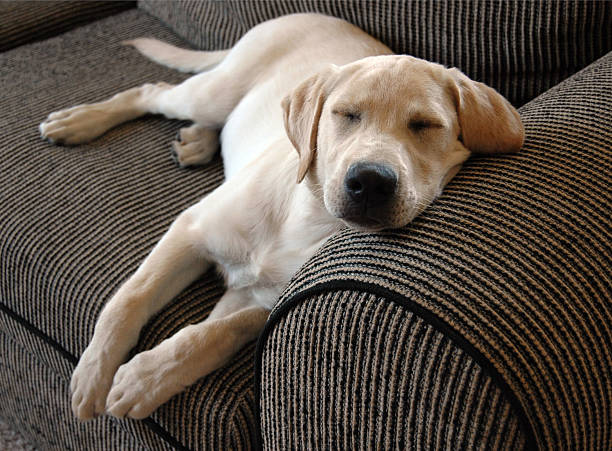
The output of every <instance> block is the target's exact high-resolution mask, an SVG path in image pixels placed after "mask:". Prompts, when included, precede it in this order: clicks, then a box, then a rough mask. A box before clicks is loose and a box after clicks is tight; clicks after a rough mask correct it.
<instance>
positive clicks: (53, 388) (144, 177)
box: [0, 9, 254, 450]
mask: <svg viewBox="0 0 612 451" xmlns="http://www.w3.org/2000/svg"><path fill="white" fill-rule="evenodd" d="M143 35H145V36H155V37H157V38H159V39H163V40H166V41H169V42H173V43H175V44H177V45H185V43H184V42H182V41H180V40H179V39H177V37H176V36H175V35H173V34H172V33H171V32H170V30H168V29H167V28H166V27H164V26H163V25H161V23H160V22H159V21H158V20H157V19H155V18H153V17H151V16H149V15H148V14H146V13H145V12H143V11H139V10H137V9H133V10H132V11H128V12H125V13H122V14H119V15H117V16H114V17H112V18H108V19H104V20H102V21H99V22H95V23H92V24H89V25H86V26H84V27H82V28H79V29H77V30H73V31H71V32H69V33H66V34H64V35H62V36H59V37H55V38H52V39H49V40H47V41H44V42H39V43H34V44H30V45H26V46H21V47H19V48H16V49H13V50H10V51H7V52H4V53H2V54H0V87H1V90H2V93H3V94H2V97H1V98H0V111H1V113H0V130H2V134H0V153H1V155H0V281H1V282H0V333H2V334H3V335H4V336H6V337H8V338H7V339H8V340H9V341H10V342H11V344H10V345H7V349H8V350H7V352H6V354H5V353H4V351H3V352H2V353H0V365H2V366H3V367H5V366H7V367H10V371H11V374H12V375H20V376H19V377H17V376H15V377H13V376H9V377H8V378H6V377H4V375H2V376H0V377H2V378H3V379H2V384H3V385H2V390H3V391H4V389H6V393H3V394H2V395H0V396H6V398H0V399H3V400H4V399H6V400H7V403H0V416H3V417H4V416H5V415H8V414H10V410H11V409H13V406H15V405H16V404H18V403H19V402H23V394H24V393H28V392H35V391H37V392H40V394H38V396H40V397H41V398H40V399H41V400H44V401H41V406H42V405H43V404H44V403H45V402H48V403H49V406H50V407H49V409H50V411H49V412H44V413H41V412H39V411H38V409H34V410H33V411H32V412H29V411H28V410H26V411H24V410H23V409H21V410H19V414H15V415H14V417H12V418H13V419H12V420H11V421H12V422H15V423H18V424H19V426H20V427H21V428H22V429H23V430H24V432H25V433H27V434H28V435H29V436H30V437H31V438H32V439H33V440H34V441H35V442H37V443H39V444H40V445H41V447H43V448H47V449H66V448H65V447H63V446H59V445H58V447H55V446H54V444H61V443H66V444H67V445H66V446H68V445H70V447H71V448H72V449H111V448H110V444H111V443H115V444H116V443H126V444H127V443H132V444H134V446H135V447H143V448H147V449H155V450H158V449H172V447H173V446H174V447H177V448H179V449H182V448H188V449H193V450H196V449H248V448H249V446H250V443H251V440H250V437H251V435H252V434H253V432H252V430H253V421H254V420H253V419H254V413H253V407H254V405H253V349H254V344H252V345H250V346H249V347H246V348H245V349H244V350H243V351H242V352H240V353H239V354H238V355H237V356H236V357H235V358H234V359H233V360H232V361H231V362H230V363H229V364H228V365H227V367H226V368H224V369H222V370H220V371H218V372H215V373H213V374H211V375H210V376H208V377H206V378H204V379H202V380H201V381H200V382H199V383H197V384H196V385H195V386H194V387H192V388H190V389H189V390H188V391H187V392H185V393H183V394H180V395H178V396H176V397H175V398H173V399H172V400H171V401H169V402H168V403H167V404H166V405H164V406H162V407H161V408H160V409H159V410H158V411H157V412H156V413H155V414H154V415H153V416H152V418H150V419H148V420H146V421H145V422H140V421H111V420H109V419H105V418H102V419H98V420H96V421H93V422H88V423H85V424H81V423H79V422H78V421H76V420H75V419H74V417H73V416H72V414H71V413H70V411H69V400H70V398H69V396H68V392H67V390H68V388H67V387H68V381H69V377H70V374H71V372H72V369H73V368H74V365H75V362H76V358H77V356H79V355H80V354H81V353H82V352H83V350H84V349H85V346H86V345H87V343H88V341H89V339H90V338H91V336H92V334H93V328H94V324H95V321H96V319H97V316H98V314H99V312H100V310H101V308H102V306H103V304H104V302H106V300H108V298H109V297H110V296H111V294H112V293H113V292H114V291H115V290H116V289H117V288H118V287H119V285H120V284H121V283H122V281H124V280H125V279H126V278H127V277H128V276H129V275H130V274H131V273H132V272H134V270H135V269H136V267H137V266H138V264H139V263H140V262H141V261H142V260H143V258H144V257H145V255H146V254H147V253H148V252H149V251H150V250H151V248H152V247H153V246H154V244H155V243H156V242H157V241H158V240H159V238H160V237H161V235H162V234H163V233H164V232H165V230H166V229H167V228H168V226H169V225H170V223H171V222H172V220H173V219H174V217H175V216H176V215H178V213H179V212H181V211H182V210H184V209H185V208H186V207H187V206H189V205H191V204H193V203H194V202H196V201H197V200H198V199H199V198H201V197H202V196H203V195H205V194H206V193H207V192H209V191H210V190H212V189H213V188H215V187H216V186H217V185H218V184H219V183H221V181H222V179H223V175H222V170H221V169H222V167H221V163H220V160H215V161H214V162H213V163H212V164H211V165H210V166H208V167H206V168H200V169H189V170H184V169H180V168H178V167H177V166H176V164H175V163H174V162H173V160H172V157H171V154H170V143H171V141H172V140H173V139H174V138H175V135H176V132H177V130H178V128H179V127H181V126H184V125H185V124H184V123H182V122H177V121H168V120H165V119H162V118H156V117H148V118H143V119H140V120H137V121H134V122H132V123H129V124H125V125H123V126H120V127H118V128H116V129H114V130H112V131H110V132H109V133H107V134H106V135H105V136H103V137H101V138H100V139H97V140H96V141H95V142H93V143H92V144H90V145H83V146H78V147H74V148H67V147H58V146H53V145H51V144H49V143H47V142H45V141H43V140H42V139H40V137H39V133H38V124H39V123H40V122H41V121H42V120H43V119H44V118H45V117H46V115H47V114H49V113H50V112H52V111H55V110H58V109H61V108H64V107H68V106H72V105H75V104H79V103H83V102H91V101H97V100H102V99H104V98H107V97H109V96H111V95H113V94H114V93H116V92H117V91H119V90H124V89H128V88H130V87H133V86H137V85H140V84H142V83H145V82H156V81H166V82H170V83H173V82H179V81H180V80H182V79H184V78H185V75H181V74H178V73H176V72H174V71H171V70H169V69H165V68H162V67H160V66H158V65H156V64H154V63H151V62H149V61H147V60H146V59H145V58H143V57H141V56H140V55H138V54H137V52H136V51H134V50H133V49H131V48H127V47H122V46H120V45H119V42H120V41H121V40H124V39H129V38H134V37H137V36H143ZM33 64H35V65H36V67H37V68H39V70H32V67H33ZM221 293H222V286H221V281H220V279H218V278H217V277H216V276H215V275H214V274H212V273H211V274H208V275H206V276H205V277H203V278H202V279H201V280H199V281H197V282H196V283H194V284H193V285H192V286H191V287H189V288H188V289H186V290H185V292H184V293H182V294H181V295H180V296H179V297H178V299H177V300H176V302H175V303H172V304H170V305H169V306H168V307H167V308H166V309H165V310H163V311H162V312H160V314H159V315H158V316H157V317H156V318H154V319H153V320H152V321H151V323H150V324H149V325H148V326H147V327H146V329H145V330H144V332H143V334H142V336H141V339H140V342H139V344H138V349H146V348H150V347H152V346H154V345H155V344H156V343H158V342H159V341H161V340H163V339H164V338H166V337H168V336H170V335H172V334H173V333H174V332H175V331H176V330H178V329H179V328H181V327H183V326H184V325H186V324H189V323H193V322H198V321H201V320H203V319H204V318H205V317H206V316H207V315H208V313H209V312H210V310H211V309H212V307H213V305H214V304H215V303H216V301H217V300H218V298H219V297H220V295H221ZM28 371H30V372H31V378H30V379H31V380H28V382H27V385H24V384H23V379H24V375H25V374H28ZM50 374H52V375H54V376H53V378H52V381H51V380H50V379H49V376H48V375H50ZM47 392H48V393H47ZM17 393H21V394H20V395H18V394H17ZM16 396H20V398H19V397H16ZM11 397H12V398H11ZM11 399H12V401H11ZM9 401H10V403H9ZM40 408H41V409H42V407H40ZM49 417H54V418H55V419H54V418H49ZM54 421H55V423H54ZM59 422H61V427H60V426H59ZM43 423H44V424H43ZM56 423H57V424H58V425H56ZM119 430H120V431H122V432H121V437H123V438H121V437H119V438H114V437H111V435H113V434H115V432H116V431H119ZM77 437H84V438H83V440H84V442H83V447H81V446H77V440H78V439H77ZM96 437H98V438H99V442H96V441H95V440H96ZM130 437H131V438H130ZM128 438H130V441H129V442H128V441H126V440H127V439H128ZM119 439H120V441H117V440H119ZM121 440H123V441H121ZM85 444H87V445H88V446H85ZM107 445H108V446H107ZM126 448H129V449H131V445H130V446H129V447H127V446H126V447H120V449H126Z"/></svg>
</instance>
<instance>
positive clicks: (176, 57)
mask: <svg viewBox="0 0 612 451" xmlns="http://www.w3.org/2000/svg"><path fill="white" fill-rule="evenodd" d="M122 44H124V45H131V46H133V47H135V48H136V49H137V50H138V51H139V52H140V53H142V54H143V55H144V56H146V57H147V58H149V59H151V60H153V61H155V62H156V63H159V64H161V65H163V66H168V67H171V68H172V69H176V70H179V71H181V72H202V71H204V70H206V69H208V68H210V67H211V66H214V65H216V64H219V63H220V62H221V61H223V59H224V58H225V57H226V56H227V54H228V53H229V50H217V51H212V52H202V51H198V50H187V49H181V48H179V47H175V46H173V45H170V44H166V43H165V42H162V41H158V40H157V39H153V38H137V39H132V40H130V41H123V42H122Z"/></svg>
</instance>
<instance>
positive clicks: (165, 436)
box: [0, 303, 190, 451]
mask: <svg viewBox="0 0 612 451" xmlns="http://www.w3.org/2000/svg"><path fill="white" fill-rule="evenodd" d="M0 311H2V312H4V313H6V315H7V316H8V317H10V318H11V319H12V320H13V321H15V322H16V323H18V324H19V325H21V326H22V327H24V328H25V329H26V330H28V331H30V332H32V333H33V334H34V335H35V336H37V337H38V338H40V339H41V340H43V341H44V342H46V343H47V344H49V345H50V346H51V347H52V348H54V349H55V350H56V351H57V352H58V353H59V354H60V355H61V356H62V357H63V358H64V359H66V360H68V361H69V362H70V363H72V364H73V365H75V366H76V364H77V363H78V361H79V359H78V358H77V357H75V356H73V355H72V354H71V353H70V352H68V351H67V350H66V349H64V348H63V346H62V345H61V344H59V343H58V342H57V341H56V340H55V339H54V338H52V337H50V336H49V335H47V334H46V333H45V332H43V331H42V330H40V329H38V328H37V327H36V326H34V325H33V324H32V323H30V322H29V321H28V320H26V319H25V318H23V317H22V316H21V315H19V314H18V313H16V312H14V311H13V310H11V309H10V308H9V307H8V306H7V305H5V304H3V303H0ZM7 335H9V336H10V334H7ZM17 343H18V341H17ZM41 363H42V362H41ZM59 376H60V377H63V376H62V375H59ZM141 421H142V422H143V423H144V424H145V425H146V426H147V427H148V428H149V429H150V430H151V431H152V432H153V433H154V434H156V435H157V436H159V437H160V438H161V439H162V440H164V441H165V442H167V443H168V444H169V445H170V446H172V447H173V448H175V449H179V450H185V451H190V450H189V448H187V447H186V446H185V445H183V444H181V443H180V442H179V441H178V440H177V439H175V438H174V437H172V435H171V434H170V433H169V432H168V431H167V430H165V429H164V428H163V427H162V426H161V425H159V424H158V423H157V422H156V421H155V420H153V419H152V418H151V417H148V418H145V419H144V420H141ZM124 430H125V429H124ZM125 431H126V432H127V433H130V432H129V430H125ZM134 438H135V439H136V440H138V438H137V437H134Z"/></svg>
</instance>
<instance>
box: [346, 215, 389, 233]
mask: <svg viewBox="0 0 612 451" xmlns="http://www.w3.org/2000/svg"><path fill="white" fill-rule="evenodd" d="M340 220H341V221H342V222H344V224H346V225H347V226H348V227H349V228H350V229H353V230H356V231H358V232H369V233H373V232H380V231H382V230H387V229H395V228H398V227H401V226H399V225H398V224H395V223H393V222H386V221H382V220H380V219H376V218H370V217H367V216H346V217H341V218H340Z"/></svg>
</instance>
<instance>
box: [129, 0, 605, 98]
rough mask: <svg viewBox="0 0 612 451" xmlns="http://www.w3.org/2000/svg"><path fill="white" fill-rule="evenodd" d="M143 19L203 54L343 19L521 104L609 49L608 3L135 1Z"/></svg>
mask: <svg viewBox="0 0 612 451" xmlns="http://www.w3.org/2000/svg"><path fill="white" fill-rule="evenodd" d="M139 5H140V7H141V8H144V9H145V10H146V11H149V12H150V13H152V14H154V15H156V16H157V17H159V18H160V19H162V20H163V21H164V22H166V23H167V24H168V25H169V26H170V27H172V29H174V30H175V31H176V32H177V33H178V34H180V35H181V36H183V37H184V38H186V39H187V40H189V41H190V42H192V43H193V44H194V45H196V46H198V47H200V48H206V49H213V48H214V49H216V48H221V47H229V46H231V45H233V44H234V43H235V42H236V41H237V40H238V39H239V38H240V36H242V35H243V34H244V33H246V32H247V31H248V30H249V29H250V28H252V27H253V26H254V25H256V24H258V23H260V22H263V21H265V20H268V19H271V18H273V17H277V16H280V15H283V14H289V13H295V12H320V13H324V14H329V15H332V16H336V17H342V18H343V19H346V20H348V21H349V22H351V23H354V24H355V25H357V26H359V27H360V28H362V29H364V30H365V31H367V32H368V33H370V34H371V35H373V36H375V37H377V38H379V39H380V40H382V41H383V42H384V43H385V44H387V45H389V46H390V47H391V49H392V50H393V51H395V52H396V53H406V54H409V55H414V56H418V57H420V58H424V59H427V60H429V61H435V62H438V63H442V64H444V65H447V66H456V67H459V68H460V69H461V70H462V71H464V72H465V73H466V74H468V75H469V76H470V77H472V78H473V79H475V80H478V81H483V82H485V83H487V84H489V85H490V86H493V87H494V88H496V89H497V90H498V91H499V92H501V93H502V94H503V95H504V96H506V97H507V98H508V99H509V100H510V101H511V102H512V103H513V104H514V105H517V106H518V105H522V104H524V103H525V102H527V101H528V100H531V99H532V98H534V97H535V96H536V95H538V94H540V93H542V92H543V91H545V90H546V89H548V88H550V87H552V86H554V85H556V84H557V83H559V82H560V81H561V80H563V79H565V78H567V77H568V76H569V75H571V74H573V73H574V72H576V71H577V70H578V69H580V68H582V67H584V66H586V65H587V64H589V63H590V62H592V61H594V60H595V59H596V58H598V57H599V56H601V55H603V54H604V53H606V52H608V51H610V50H612V27H611V26H610V24H611V23H612V2H606V1H583V0H578V1H565V0H557V1H546V2H533V1H491V0H465V1H439V0H427V1H406V0H404V1H399V0H383V1H372V0H344V1H337V0H260V1H253V0H248V1H246V0H245V1H231V2H214V1H200V0H185V1H181V2H172V1H171V2H164V1H159V0H140V1H139Z"/></svg>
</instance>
